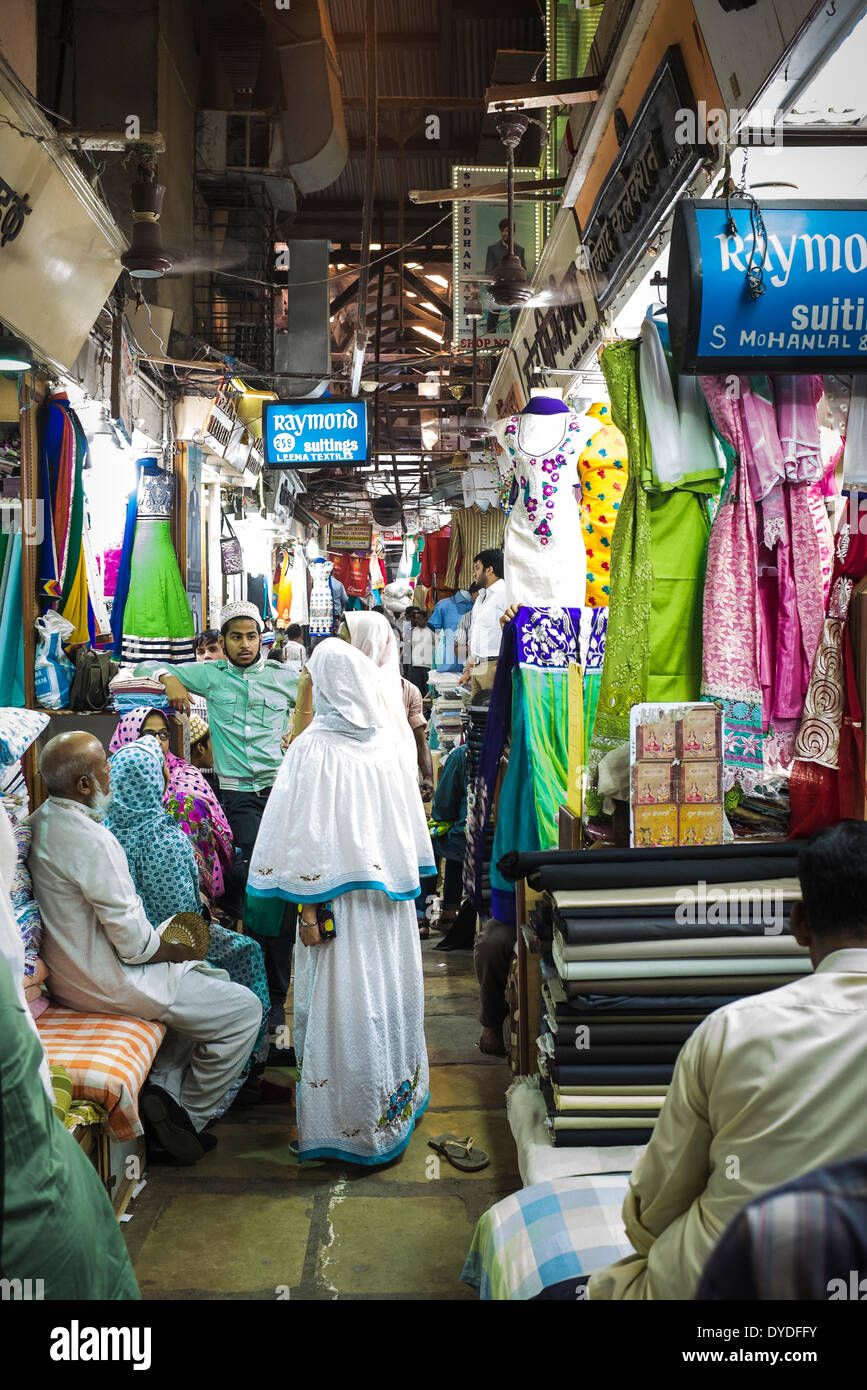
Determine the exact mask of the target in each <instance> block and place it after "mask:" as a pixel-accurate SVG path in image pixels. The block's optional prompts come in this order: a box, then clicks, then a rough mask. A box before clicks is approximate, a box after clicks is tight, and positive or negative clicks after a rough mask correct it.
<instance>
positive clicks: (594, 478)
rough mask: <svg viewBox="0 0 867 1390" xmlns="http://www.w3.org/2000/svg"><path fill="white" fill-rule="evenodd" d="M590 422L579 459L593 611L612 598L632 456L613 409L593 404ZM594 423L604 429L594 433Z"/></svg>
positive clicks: (588, 600)
mask: <svg viewBox="0 0 867 1390" xmlns="http://www.w3.org/2000/svg"><path fill="white" fill-rule="evenodd" d="M586 419H587V424H586V429H585V430H584V432H583V435H582V437H583V438H586V443H585V445H584V448H583V449H582V451H581V454H580V455H579V458H578V475H579V481H580V484H581V530H582V533H583V536H584V547H585V551H586V555H587V589H586V597H585V600H584V602H585V603H586V604H587V605H588V607H591V608H607V607H608V602H609V599H610V597H611V537H612V536H613V534H614V523H615V522H616V520H617V513H618V512H619V511H620V503H621V502H622V500H623V493H624V490H625V487H626V476H627V472H628V469H629V454H628V451H627V448H626V440H625V439H624V438H623V435H622V434H621V433H620V430H619V429H618V428H617V426H616V425H613V424H612V423H611V411H610V408H609V406H607V405H603V404H601V403H600V404H597V405H592V406H591V407H590V409H589V410H588V411H587V417H586ZM594 422H598V424H599V425H600V426H601V428H598V429H595V430H594Z"/></svg>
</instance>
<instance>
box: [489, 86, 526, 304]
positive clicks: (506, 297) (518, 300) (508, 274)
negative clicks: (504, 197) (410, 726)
mask: <svg viewBox="0 0 867 1390" xmlns="http://www.w3.org/2000/svg"><path fill="white" fill-rule="evenodd" d="M529 124H530V118H529V116H528V115H526V113H525V112H523V111H503V112H502V113H501V114H500V115H499V116H498V117H497V134H498V135H499V137H500V139H501V140H502V142H503V144H504V145H505V147H506V150H507V152H508V180H507V185H506V187H507V190H508V212H507V214H506V215H507V217H508V219H509V250H508V254H507V255H505V256H504V257H503V259H502V260H501V261H500V264H499V265H498V266H497V268H496V270H495V271H494V278H493V281H492V283H491V299H492V300H493V302H494V304H495V305H496V306H497V308H498V309H519V308H520V307H521V306H522V305H523V304H526V303H527V301H528V300H529V299H532V298H533V289H532V286H531V285H530V283H529V281H528V280H527V272H526V271H525V269H524V267H523V266H522V265H521V262H520V260H519V258H518V257H517V256H516V255H515V149H516V147H517V146H518V145H519V144H520V143H521V137H522V136H523V134H524V132H525V131H526V129H527V126H528V125H529Z"/></svg>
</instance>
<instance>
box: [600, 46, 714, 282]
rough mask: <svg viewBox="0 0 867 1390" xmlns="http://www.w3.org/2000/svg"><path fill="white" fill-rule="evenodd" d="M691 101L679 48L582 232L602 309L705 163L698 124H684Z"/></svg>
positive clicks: (661, 71)
mask: <svg viewBox="0 0 867 1390" xmlns="http://www.w3.org/2000/svg"><path fill="white" fill-rule="evenodd" d="M694 109H695V98H694V96H693V91H692V87H691V85H690V81H689V77H688V76H687V72H686V67H685V66H684V62H683V58H682V57H681V53H680V49H679V47H677V45H674V46H672V47H671V48H669V49H668V50H667V51H666V54H665V57H664V58H663V60H662V62H661V63H660V65H659V67H658V68H657V69H656V72H655V74H654V77H653V81H652V82H651V84H650V86H649V87H648V89H647V91H646V92H645V94H644V98H643V100H642V102H641V105H640V106H639V108H638V110H637V112H636V114H635V117H634V119H633V121H632V124H631V125H630V127H629V129H628V131H627V133H626V136H625V138H624V140H623V143H622V145H621V146H620V153H619V154H618V156H617V159H616V160H615V162H614V164H613V165H612V166H611V169H610V170H609V172H608V176H607V178H606V179H605V182H604V183H603V185H602V188H601V189H600V191H599V195H598V197H597V198H596V201H595V202H594V204H593V207H592V209H591V211H590V216H589V217H588V219H587V225H586V226H585V228H584V236H583V243H584V251H585V254H586V256H587V260H588V264H589V269H590V273H591V276H592V277H593V282H594V286H595V291H596V299H597V301H598V303H599V306H600V308H602V309H604V308H606V307H607V305H608V304H610V302H611V300H612V299H613V298H614V297H615V295H616V294H617V291H618V289H619V288H620V286H621V285H622V283H623V281H624V280H625V279H626V277H627V276H628V275H629V273H630V271H631V270H632V269H633V268H634V266H635V264H636V262H637V261H638V260H640V258H641V256H642V255H643V253H644V250H645V247H646V246H647V243H648V241H650V239H651V238H652V237H653V235H654V233H655V232H656V231H657V230H658V228H659V227H660V226H661V224H662V223H663V222H664V221H665V218H666V217H667V216H668V214H669V212H670V211H671V208H672V206H673V204H674V202H675V199H676V198H677V197H678V195H679V194H680V192H681V190H682V189H683V188H685V187H686V186H687V185H688V184H689V183H690V182H691V181H692V179H693V178H694V177H695V175H696V174H697V173H698V171H699V169H700V167H701V165H702V163H703V161H704V160H705V158H706V157H707V154H708V147H707V145H706V144H705V143H703V142H702V140H701V137H702V135H703V132H702V131H701V130H700V128H699V123H698V122H697V121H696V122H685V121H684V120H683V112H684V111H690V110H694Z"/></svg>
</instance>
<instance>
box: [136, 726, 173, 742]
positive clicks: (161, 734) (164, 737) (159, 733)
mask: <svg viewBox="0 0 867 1390" xmlns="http://www.w3.org/2000/svg"><path fill="white" fill-rule="evenodd" d="M139 737H140V738H158V739H159V741H160V743H168V741H169V731H168V729H145V731H144V733H142V734H140V735H139Z"/></svg>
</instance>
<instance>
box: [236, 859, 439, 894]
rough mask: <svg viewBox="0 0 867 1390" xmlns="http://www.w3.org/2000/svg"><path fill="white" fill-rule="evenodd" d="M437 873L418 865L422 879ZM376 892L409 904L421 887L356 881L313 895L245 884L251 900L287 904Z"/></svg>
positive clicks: (377, 881)
mask: <svg viewBox="0 0 867 1390" xmlns="http://www.w3.org/2000/svg"><path fill="white" fill-rule="evenodd" d="M436 872H437V868H436V865H435V864H430V865H428V864H421V865H419V876H420V877H421V878H424V877H425V876H426V875H427V876H430V875H432V874H435V873H436ZM371 891H377V892H380V893H384V894H385V895H386V897H387V898H390V899H391V901H392V902H393V903H402V902H410V901H412V900H413V899H415V898H417V897H418V896H419V894H420V893H421V885H420V884H419V886H418V887H417V888H411V889H409V890H408V891H407V892H404V893H401V892H396V891H395V890H394V889H391V888H386V886H385V884H384V883H380V882H379V880H378V879H357V880H354V881H353V882H351V883H341V884H339V885H338V886H336V887H330V888H329V887H322V888H320V889H319V890H318V892H316V893H315V894H310V893H290V892H289V891H288V889H286V888H254V887H253V886H252V885H251V884H249V883H248V884H247V892H248V893H249V894H250V896H251V897H253V898H283V899H284V900H285V901H286V902H287V903H321V902H330V901H331V900H332V899H334V898H341V897H343V895H344V893H359V892H361V893H366V892H371Z"/></svg>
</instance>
